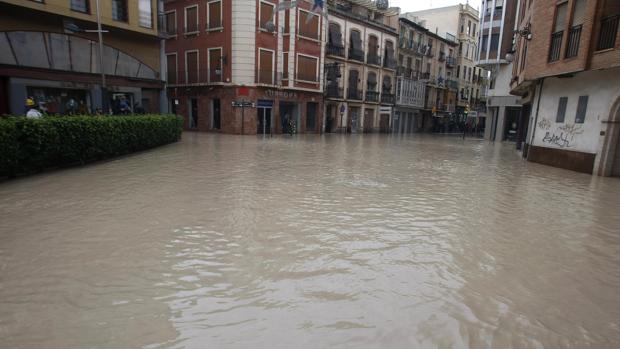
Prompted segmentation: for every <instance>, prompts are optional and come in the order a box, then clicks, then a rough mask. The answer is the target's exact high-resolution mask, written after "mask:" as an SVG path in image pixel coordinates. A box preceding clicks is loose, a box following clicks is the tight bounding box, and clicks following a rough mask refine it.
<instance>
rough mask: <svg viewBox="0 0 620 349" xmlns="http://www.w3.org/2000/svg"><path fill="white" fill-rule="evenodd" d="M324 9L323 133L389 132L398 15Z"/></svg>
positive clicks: (341, 1)
mask: <svg viewBox="0 0 620 349" xmlns="http://www.w3.org/2000/svg"><path fill="white" fill-rule="evenodd" d="M327 7H328V13H329V24H328V33H329V34H328V38H327V45H326V48H327V49H326V52H325V53H326V56H325V62H326V63H325V85H326V86H325V132H352V133H357V132H377V131H380V132H389V131H390V125H391V118H392V115H393V106H394V103H395V85H396V67H397V61H396V58H397V49H398V47H397V46H398V31H397V28H398V15H399V11H398V9H380V8H378V7H377V6H376V4H374V3H370V2H368V3H362V2H359V1H348V0H334V1H327Z"/></svg>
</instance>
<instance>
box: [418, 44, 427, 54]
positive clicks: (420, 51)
mask: <svg viewBox="0 0 620 349" xmlns="http://www.w3.org/2000/svg"><path fill="white" fill-rule="evenodd" d="M417 45H418V46H417V48H416V50H415V53H417V54H418V55H420V56H424V55H425V54H426V45H423V44H422V43H418V44H417Z"/></svg>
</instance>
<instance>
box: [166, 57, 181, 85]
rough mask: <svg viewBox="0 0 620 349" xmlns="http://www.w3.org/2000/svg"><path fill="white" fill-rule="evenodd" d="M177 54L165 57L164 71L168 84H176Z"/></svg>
mask: <svg viewBox="0 0 620 349" xmlns="http://www.w3.org/2000/svg"><path fill="white" fill-rule="evenodd" d="M177 69H178V66H177V54H176V53H170V54H167V55H166V70H167V72H168V79H167V81H168V83H169V84H172V85H174V84H176V83H177Z"/></svg>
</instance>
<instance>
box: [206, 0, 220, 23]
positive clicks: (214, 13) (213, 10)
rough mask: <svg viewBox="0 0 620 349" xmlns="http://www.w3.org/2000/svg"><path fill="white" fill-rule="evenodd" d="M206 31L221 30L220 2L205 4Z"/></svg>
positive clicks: (218, 0) (217, 0)
mask: <svg viewBox="0 0 620 349" xmlns="http://www.w3.org/2000/svg"><path fill="white" fill-rule="evenodd" d="M207 21H208V22H207V29H208V30H216V29H222V1H221V0H216V1H209V2H208V3H207Z"/></svg>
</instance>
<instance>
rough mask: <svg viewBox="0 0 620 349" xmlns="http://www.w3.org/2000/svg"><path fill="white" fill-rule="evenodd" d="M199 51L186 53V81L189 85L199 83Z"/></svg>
mask: <svg viewBox="0 0 620 349" xmlns="http://www.w3.org/2000/svg"><path fill="white" fill-rule="evenodd" d="M198 69H199V68H198V51H197V50H193V51H185V81H186V82H187V83H188V84H195V83H197V82H198Z"/></svg>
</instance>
